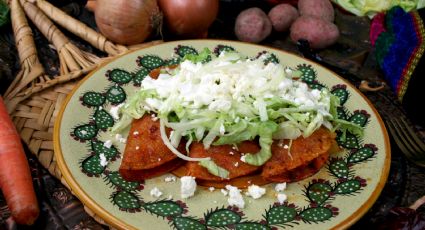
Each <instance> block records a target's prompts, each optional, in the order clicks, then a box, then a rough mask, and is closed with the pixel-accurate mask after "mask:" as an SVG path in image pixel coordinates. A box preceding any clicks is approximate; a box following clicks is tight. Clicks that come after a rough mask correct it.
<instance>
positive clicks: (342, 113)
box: [336, 106, 348, 120]
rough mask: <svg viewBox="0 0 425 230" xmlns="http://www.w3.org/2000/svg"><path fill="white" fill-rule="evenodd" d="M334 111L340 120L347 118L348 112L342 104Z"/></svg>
mask: <svg viewBox="0 0 425 230" xmlns="http://www.w3.org/2000/svg"><path fill="white" fill-rule="evenodd" d="M336 112H337V113H338V119H341V120H347V119H348V118H347V117H348V115H347V114H348V112H347V109H345V108H344V107H342V106H339V107H338V108H336Z"/></svg>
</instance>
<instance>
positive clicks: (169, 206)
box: [143, 200, 185, 217]
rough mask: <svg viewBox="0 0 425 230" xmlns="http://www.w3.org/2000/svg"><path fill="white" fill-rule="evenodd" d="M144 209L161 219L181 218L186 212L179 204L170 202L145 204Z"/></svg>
mask: <svg viewBox="0 0 425 230" xmlns="http://www.w3.org/2000/svg"><path fill="white" fill-rule="evenodd" d="M143 209H144V210H146V211H147V212H150V213H153V214H155V215H157V216H161V217H171V216H180V215H182V214H183V212H184V211H185V209H184V208H183V207H181V206H180V205H179V204H178V203H176V202H174V201H170V200H162V201H155V202H151V203H145V204H144V205H143Z"/></svg>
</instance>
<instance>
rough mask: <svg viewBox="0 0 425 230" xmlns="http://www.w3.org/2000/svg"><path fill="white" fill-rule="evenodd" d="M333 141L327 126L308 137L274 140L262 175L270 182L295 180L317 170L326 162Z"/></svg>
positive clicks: (333, 137)
mask: <svg viewBox="0 0 425 230" xmlns="http://www.w3.org/2000/svg"><path fill="white" fill-rule="evenodd" d="M334 142H335V135H334V134H333V133H331V132H330V131H329V130H328V129H325V128H320V129H318V130H317V131H315V132H314V133H313V134H311V135H310V136H309V137H307V138H303V137H299V138H297V139H295V140H293V141H292V145H291V148H290V152H288V150H289V148H288V147H289V141H287V140H285V141H284V142H283V143H282V142H281V141H274V142H273V144H272V147H271V148H272V153H273V155H272V157H271V158H270V160H268V161H267V162H266V163H265V164H264V166H263V171H262V173H261V176H262V177H263V178H264V179H265V180H268V181H273V182H294V181H299V180H302V179H304V178H307V177H309V176H311V175H313V174H315V173H316V172H318V171H319V170H320V169H321V168H322V167H323V165H324V164H325V163H326V161H327V160H328V157H329V151H330V150H331V148H332V146H333V144H334Z"/></svg>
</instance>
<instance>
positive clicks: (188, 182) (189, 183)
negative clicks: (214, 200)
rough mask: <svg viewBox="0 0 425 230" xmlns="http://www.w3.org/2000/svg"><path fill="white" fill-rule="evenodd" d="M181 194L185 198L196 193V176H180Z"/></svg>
mask: <svg viewBox="0 0 425 230" xmlns="http://www.w3.org/2000/svg"><path fill="white" fill-rule="evenodd" d="M180 182H181V186H180V194H181V197H182V198H183V199H185V198H189V197H191V196H193V195H194V194H195V191H196V181H195V177H191V176H183V177H181V178H180Z"/></svg>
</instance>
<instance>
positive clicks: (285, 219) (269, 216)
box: [265, 202, 298, 226]
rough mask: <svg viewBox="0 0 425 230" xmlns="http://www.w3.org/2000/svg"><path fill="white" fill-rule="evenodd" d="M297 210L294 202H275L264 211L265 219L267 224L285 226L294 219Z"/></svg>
mask: <svg viewBox="0 0 425 230" xmlns="http://www.w3.org/2000/svg"><path fill="white" fill-rule="evenodd" d="M297 216H298V210H297V208H296V206H295V205H294V204H288V203H287V202H285V203H284V204H275V205H273V206H272V207H271V208H270V209H269V210H267V211H266V215H265V219H266V221H267V224H269V225H279V226H285V225H286V224H288V223H291V222H293V221H296V217H297Z"/></svg>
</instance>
